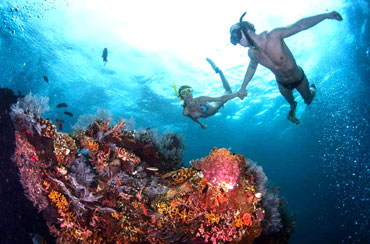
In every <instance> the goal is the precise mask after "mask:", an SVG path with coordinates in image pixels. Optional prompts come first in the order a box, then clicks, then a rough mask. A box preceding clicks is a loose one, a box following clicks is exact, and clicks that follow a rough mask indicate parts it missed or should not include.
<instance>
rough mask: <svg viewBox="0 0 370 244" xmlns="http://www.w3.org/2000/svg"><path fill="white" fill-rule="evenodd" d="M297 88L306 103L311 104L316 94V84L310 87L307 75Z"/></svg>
mask: <svg viewBox="0 0 370 244" xmlns="http://www.w3.org/2000/svg"><path fill="white" fill-rule="evenodd" d="M297 90H298V92H299V93H300V94H301V96H302V98H303V100H304V102H305V103H306V104H310V103H311V102H312V100H313V98H314V97H315V94H316V87H315V85H313V84H312V85H311V87H309V83H308V80H307V77H306V76H305V77H304V79H303V81H302V83H301V84H300V85H299V86H298V87H297Z"/></svg>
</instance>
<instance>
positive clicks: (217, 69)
mask: <svg viewBox="0 0 370 244" xmlns="http://www.w3.org/2000/svg"><path fill="white" fill-rule="evenodd" d="M206 60H207V62H208V63H209V64H210V65H211V66H212V69H213V70H214V71H215V72H216V73H219V72H220V69H219V68H218V67H217V66H216V64H215V63H214V62H213V61H212V60H210V59H209V58H206Z"/></svg>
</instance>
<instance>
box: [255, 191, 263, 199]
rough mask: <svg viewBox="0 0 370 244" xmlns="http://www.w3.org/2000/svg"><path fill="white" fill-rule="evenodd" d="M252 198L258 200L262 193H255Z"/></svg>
mask: <svg viewBox="0 0 370 244" xmlns="http://www.w3.org/2000/svg"><path fill="white" fill-rule="evenodd" d="M254 196H255V197H256V198H258V199H261V197H262V193H261V192H257V193H256V194H254Z"/></svg>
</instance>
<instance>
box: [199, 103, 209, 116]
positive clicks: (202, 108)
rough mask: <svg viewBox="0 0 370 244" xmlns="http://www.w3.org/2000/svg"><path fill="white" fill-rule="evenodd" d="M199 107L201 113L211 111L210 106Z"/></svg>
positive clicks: (202, 105)
mask: <svg viewBox="0 0 370 244" xmlns="http://www.w3.org/2000/svg"><path fill="white" fill-rule="evenodd" d="M199 107H200V112H201V113H202V114H205V113H206V112H207V111H208V109H209V107H208V105H206V104H201V105H199Z"/></svg>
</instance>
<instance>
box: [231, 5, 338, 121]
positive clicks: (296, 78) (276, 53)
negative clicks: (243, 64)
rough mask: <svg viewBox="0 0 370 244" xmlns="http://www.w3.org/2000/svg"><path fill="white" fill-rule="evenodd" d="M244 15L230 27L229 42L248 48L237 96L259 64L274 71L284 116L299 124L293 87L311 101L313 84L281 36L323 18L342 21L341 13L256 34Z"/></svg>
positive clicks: (309, 25)
mask: <svg viewBox="0 0 370 244" xmlns="http://www.w3.org/2000/svg"><path fill="white" fill-rule="evenodd" d="M244 15H245V13H244V14H243V15H242V16H241V17H240V21H239V23H237V24H234V25H233V26H231V28H230V34H231V37H230V41H231V43H232V44H234V45H236V44H238V43H239V44H240V45H241V46H243V47H248V48H249V50H248V56H249V57H250V63H249V66H248V69H247V72H246V74H245V76H244V81H243V84H242V86H241V88H240V90H239V93H238V96H239V98H240V99H244V97H245V95H246V87H247V85H248V83H249V81H250V80H251V79H252V77H253V76H254V74H255V72H256V69H257V65H258V64H261V65H263V66H265V67H266V68H268V69H269V70H271V71H272V73H274V74H275V77H276V81H277V83H278V87H279V91H280V93H281V95H283V96H284V98H285V99H286V100H287V101H288V103H289V104H290V111H289V113H288V116H287V119H288V120H290V121H292V122H293V123H294V124H299V120H298V119H297V118H296V116H295V112H296V108H297V102H296V101H294V96H293V89H297V90H298V92H299V93H300V94H301V96H302V98H303V99H304V102H305V103H306V104H310V103H311V102H312V100H313V98H314V97H315V93H316V87H315V85H313V84H312V85H311V87H310V86H309V83H308V80H307V77H306V75H305V73H304V71H303V69H302V68H301V67H299V66H298V65H297V63H296V61H295V59H294V57H293V55H292V53H291V52H290V50H289V48H288V46H287V45H286V44H285V42H284V38H287V37H290V36H292V35H294V34H297V33H298V32H300V31H303V30H306V29H308V28H311V27H313V26H315V25H316V24H318V23H320V22H321V21H323V20H325V19H335V20H338V21H341V20H343V18H342V16H341V15H340V14H339V13H337V12H335V11H333V12H331V13H325V14H319V15H316V16H312V17H308V18H304V19H301V20H299V21H297V22H296V23H295V24H293V25H290V26H287V27H281V28H276V29H273V30H272V31H270V32H267V31H264V32H262V33H260V34H256V33H255V28H254V25H253V24H252V23H250V22H248V21H242V20H243V17H244Z"/></svg>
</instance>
